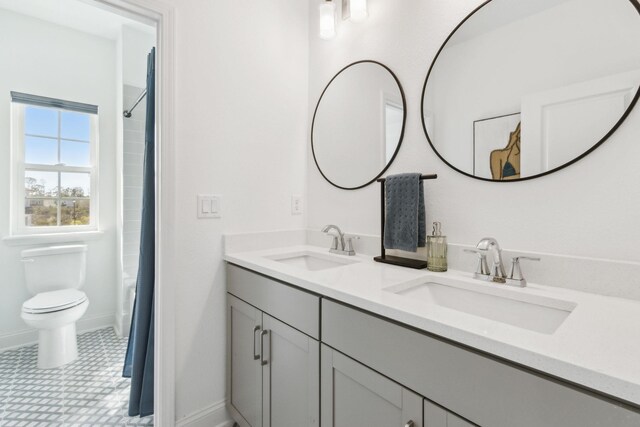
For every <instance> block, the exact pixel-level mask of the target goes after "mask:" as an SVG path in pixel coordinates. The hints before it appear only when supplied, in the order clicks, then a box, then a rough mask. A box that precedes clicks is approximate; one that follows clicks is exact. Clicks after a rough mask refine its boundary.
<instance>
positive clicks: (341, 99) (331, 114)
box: [311, 61, 406, 190]
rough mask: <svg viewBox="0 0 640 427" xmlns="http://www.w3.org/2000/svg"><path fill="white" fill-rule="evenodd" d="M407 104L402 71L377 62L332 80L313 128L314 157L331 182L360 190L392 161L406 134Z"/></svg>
mask: <svg viewBox="0 0 640 427" xmlns="http://www.w3.org/2000/svg"><path fill="white" fill-rule="evenodd" d="M405 118H406V105H405V99H404V93H403V91H402V87H401V86H400V82H399V81H398V79H397V78H396V76H395V75H394V74H393V73H392V72H391V70H390V69H389V68H387V67H386V66H384V65H382V64H380V63H378V62H375V61H359V62H355V63H353V64H351V65H348V66H347V67H345V68H343V69H342V70H340V72H338V74H336V75H335V77H333V79H331V81H330V82H329V84H328V85H327V87H326V88H325V90H324V92H322V95H321V96H320V99H319V100H318V104H317V106H316V110H315V113H314V116H313V124H312V128H311V148H312V151H313V158H314V160H315V162H316V165H317V166H318V169H319V170H320V173H321V174H322V176H324V178H325V179H326V180H327V181H329V182H330V183H331V184H333V185H334V186H336V187H338V188H342V189H346V190H355V189H357V188H362V187H364V186H366V185H369V184H371V183H372V182H373V181H375V180H376V179H377V178H378V177H380V176H381V175H382V174H383V173H384V171H385V170H386V169H387V168H388V167H389V166H390V165H391V162H393V159H394V158H395V156H396V153H397V152H398V150H399V149H400V144H401V142H402V136H403V133H404V123H405Z"/></svg>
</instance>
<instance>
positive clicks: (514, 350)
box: [224, 246, 640, 406]
mask: <svg viewBox="0 0 640 427" xmlns="http://www.w3.org/2000/svg"><path fill="white" fill-rule="evenodd" d="M287 250H288V251H289V252H292V251H304V250H311V251H317V250H318V248H316V247H309V246H295V247H291V248H288V249H287ZM280 251H282V249H280ZM262 252H265V251H262ZM272 252H273V251H272ZM325 252H326V251H325ZM265 253H266V252H265ZM256 256H260V255H259V253H258V252H253V253H244V252H242V253H234V254H226V255H225V256H224V259H225V261H228V262H230V263H232V264H235V265H238V266H240V267H244V268H247V269H249V270H253V271H256V272H258V273H261V274H264V275H266V276H269V277H272V278H274V279H277V280H281V281H283V282H286V283H290V284H292V285H295V286H298V287H300V288H302V289H305V290H308V291H311V292H314V293H317V294H320V295H323V296H326V297H328V298H331V299H334V300H336V301H340V302H343V303H346V304H348V305H351V306H354V307H357V308H360V309H362V310H365V311H368V312H371V313H373V314H376V315H379V316H381V317H384V318H388V319H391V320H394V321H397V322H399V323H402V324H405V325H407V326H410V327H414V328H416V329H419V330H422V331H424V332H427V333H430V334H433V335H436V336H439V337H442V338H444V339H447V340H451V341H454V342H457V343H460V344H462V345H465V346H468V347H471V348H473V349H476V350H479V351H481V352H485V353H488V354H490V355H493V356H495V357H498V358H502V359H505V360H508V361H511V362H513V363H515V364H518V365H522V366H525V367H528V368H531V369H533V370H535V371H539V372H542V373H545V374H547V375H550V376H552V377H557V378H559V379H562V380H565V381H568V382H570V383H573V384H577V385H579V386H583V387H586V388H588V389H592V390H594V391H597V392H601V393H603V394H605V395H609V396H612V397H614V398H616V399H620V400H623V401H626V402H628V403H631V404H633V405H636V406H640V383H635V382H632V381H628V380H625V379H624V378H620V377H619V376H615V375H610V374H608V373H606V372H600V371H597V370H594V369H590V368H589V366H580V365H577V364H575V363H569V362H567V361H564V360H561V359H558V358H554V357H551V356H549V355H546V354H543V353H541V352H536V351H534V350H532V349H527V348H522V347H520V346H515V345H512V344H510V343H508V342H504V341H499V340H496V339H493V338H490V337H486V336H481V335H479V334H476V333H472V332H469V331H465V330H463V329H460V328H457V327H454V326H451V325H448V324H446V323H442V322H438V321H435V320H433V319H429V318H425V317H424V316H420V315H417V314H414V313H411V312H408V311H405V310H401V309H397V308H394V307H391V306H388V305H385V304H381V303H379V302H377V301H372V300H370V299H367V298H366V297H363V296H358V295H355V294H353V293H349V292H346V291H342V290H339V289H335V288H331V287H328V286H326V285H323V284H321V283H317V282H314V281H312V280H307V279H305V278H303V277H301V276H303V274H300V275H295V274H292V273H288V272H286V271H283V270H282V269H280V270H279V269H275V268H272V267H270V266H265V265H264V264H262V263H260V262H256V260H255V257H256ZM252 258H254V259H253V260H252ZM359 258H360V259H361V260H364V259H366V260H370V257H364V256H363V257H359ZM371 262H372V261H371ZM385 267H386V266H385ZM386 268H398V267H392V266H388V267H386ZM569 292H571V291H569ZM602 298H607V297H602Z"/></svg>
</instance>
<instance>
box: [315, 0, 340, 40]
mask: <svg viewBox="0 0 640 427" xmlns="http://www.w3.org/2000/svg"><path fill="white" fill-rule="evenodd" d="M318 10H319V11H320V38H321V39H325V40H329V39H332V38H334V37H335V36H336V5H335V3H333V2H332V1H323V2H322V3H321V4H320V6H319V7H318Z"/></svg>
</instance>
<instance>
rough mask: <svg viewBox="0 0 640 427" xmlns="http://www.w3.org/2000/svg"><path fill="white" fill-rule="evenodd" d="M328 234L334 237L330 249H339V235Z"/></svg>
mask: <svg viewBox="0 0 640 427" xmlns="http://www.w3.org/2000/svg"><path fill="white" fill-rule="evenodd" d="M327 235H328V236H331V237H333V240H332V241H331V248H330V250H333V251H337V250H338V236H336V235H334V234H327Z"/></svg>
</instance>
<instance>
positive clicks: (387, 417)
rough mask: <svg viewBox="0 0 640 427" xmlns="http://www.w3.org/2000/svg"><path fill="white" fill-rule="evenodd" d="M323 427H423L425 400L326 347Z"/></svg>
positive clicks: (323, 384)
mask: <svg viewBox="0 0 640 427" xmlns="http://www.w3.org/2000/svg"><path fill="white" fill-rule="evenodd" d="M321 366H322V369H321V377H322V380H321V381H322V387H321V390H322V396H321V399H320V400H321V411H322V412H321V413H322V427H364V426H366V427H405V426H406V427H423V424H422V405H423V399H422V397H420V396H418V395H417V394H415V393H413V392H412V391H410V390H407V389H406V388H404V387H402V386H400V385H399V384H396V383H395V382H393V381H391V380H390V379H388V378H386V377H384V376H382V375H380V374H378V373H377V372H375V371H372V370H371V369H369V368H367V367H366V366H364V365H361V364H360V363H358V362H356V361H355V360H353V359H350V358H348V357H347V356H344V355H343V354H341V353H339V352H337V351H335V350H333V349H331V348H330V347H327V346H325V345H322V357H321Z"/></svg>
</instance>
